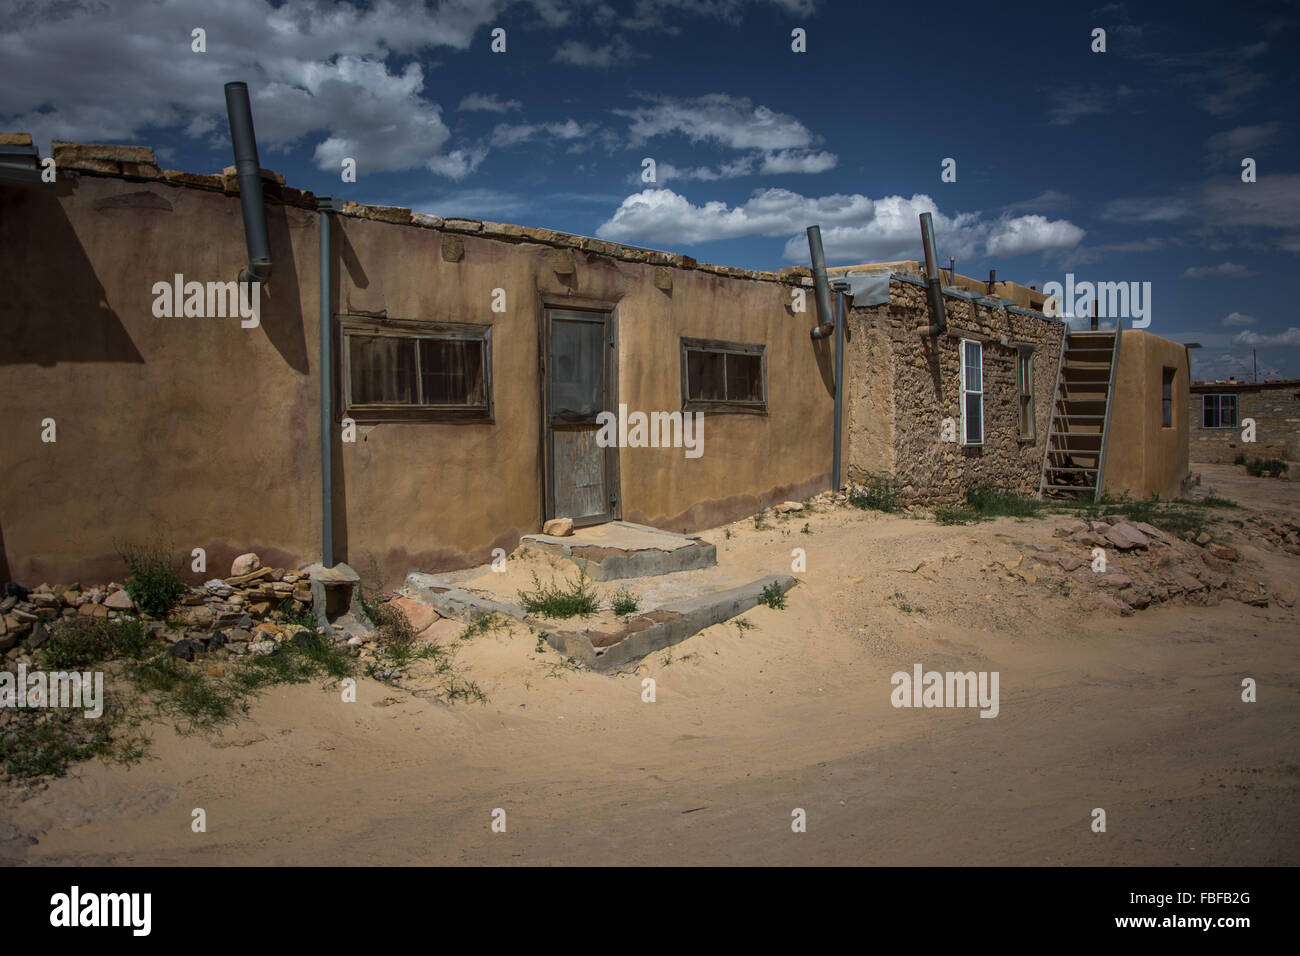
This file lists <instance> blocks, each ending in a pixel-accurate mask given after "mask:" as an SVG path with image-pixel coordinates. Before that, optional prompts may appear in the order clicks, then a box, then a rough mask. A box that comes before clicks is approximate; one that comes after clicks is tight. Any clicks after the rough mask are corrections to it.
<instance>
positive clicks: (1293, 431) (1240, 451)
mask: <svg viewBox="0 0 1300 956" xmlns="http://www.w3.org/2000/svg"><path fill="white" fill-rule="evenodd" d="M1187 417H1188V420H1189V421H1191V423H1192V425H1191V431H1190V443H1191V448H1190V454H1191V460H1192V461H1198V462H1218V463H1220V464H1231V463H1232V462H1234V461H1236V460H1237V458H1238V457H1239V456H1242V455H1244V456H1245V457H1247V458H1262V459H1268V458H1278V459H1282V460H1283V461H1300V379H1289V380H1286V381H1277V380H1274V381H1268V382H1239V381H1236V380H1235V379H1230V380H1228V381H1224V382H1194V383H1193V384H1192V388H1191V394H1190V401H1189V404H1188V408H1187ZM1251 423H1253V424H1254V441H1247V440H1246V437H1249V436H1250V424H1251ZM1243 436H1246V437H1243Z"/></svg>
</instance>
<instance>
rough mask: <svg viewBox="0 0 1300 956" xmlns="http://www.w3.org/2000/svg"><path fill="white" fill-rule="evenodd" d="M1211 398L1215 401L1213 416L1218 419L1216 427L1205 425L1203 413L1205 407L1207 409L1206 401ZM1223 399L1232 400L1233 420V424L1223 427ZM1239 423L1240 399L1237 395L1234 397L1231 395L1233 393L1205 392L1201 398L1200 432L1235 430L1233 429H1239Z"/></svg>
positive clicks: (1233, 394)
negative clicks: (1224, 429) (1223, 429)
mask: <svg viewBox="0 0 1300 956" xmlns="http://www.w3.org/2000/svg"><path fill="white" fill-rule="evenodd" d="M1211 398H1212V399H1214V400H1215V401H1214V412H1215V415H1216V417H1217V418H1218V421H1219V424H1217V425H1207V424H1205V412H1206V410H1207V407H1208V406H1207V399H1211ZM1225 398H1230V399H1232V418H1233V422H1232V424H1231V425H1225V424H1223V400H1224V399H1225ZM1240 421H1241V401H1240V399H1239V398H1238V397H1237V395H1236V394H1235V393H1233V392H1207V393H1206V394H1204V395H1202V396H1201V429H1202V430H1204V431H1218V430H1219V429H1222V428H1227V429H1235V428H1239V427H1240V425H1239V422H1240Z"/></svg>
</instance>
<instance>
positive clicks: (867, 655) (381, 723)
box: [0, 486, 1300, 865]
mask: <svg viewBox="0 0 1300 956" xmlns="http://www.w3.org/2000/svg"><path fill="white" fill-rule="evenodd" d="M1273 487H1274V486H1269V487H1267V488H1264V489H1263V492H1264V493H1265V498H1266V500H1269V501H1272V502H1273V504H1274V506H1275V507H1279V508H1283V509H1284V510H1287V509H1290V507H1291V506H1290V505H1287V504H1278V503H1277V501H1276V497H1277V496H1276V495H1273V496H1272V497H1268V496H1269V494H1271V492H1272V491H1273ZM1221 493H1224V494H1227V491H1226V489H1225V490H1224V491H1222V492H1221ZM1229 496H1230V495H1229ZM805 522H807V525H808V532H807V533H804V532H803V531H802V528H803V525H804V523H805ZM1057 523H1059V519H1056V520H1053V519H1032V520H1028V521H1018V520H1013V519H999V520H997V521H993V522H986V523H982V524H979V525H974V526H966V527H960V526H958V527H943V526H939V525H936V524H934V523H933V522H931V521H922V520H916V519H909V518H905V517H893V516H890V517H886V516H882V515H878V514H874V513H866V512H857V511H852V510H845V509H840V510H837V511H834V512H830V513H823V514H812V515H801V516H798V517H797V519H796V520H793V521H787V522H783V523H780V524H779V525H777V526H774V527H772V528H770V529H768V530H755V529H754V527H753V524H752V522H740V523H737V524H736V525H733V526H731V528H730V530H731V532H732V534H731V536H730V537H727V536H726V533H725V531H724V530H723V529H718V530H717V531H715V532H712V533H710V534H709V535H707V537H709V538H710V539H711V540H714V541H716V542H717V543H718V545H719V558H720V560H721V561H723V562H735V563H737V564H740V565H746V566H752V567H753V568H754V569H755V570H760V571H761V570H764V569H766V570H768V571H784V570H788V569H789V565H790V561H791V555H790V552H791V549H792V548H795V547H803V548H805V549H806V552H807V562H808V564H807V571H806V572H805V573H802V574H800V575H798V577H799V578H800V582H801V583H800V584H799V586H798V587H796V588H795V589H794V590H793V591H792V592H791V593H790V595H789V598H788V607H787V609H786V610H783V611H781V610H773V609H769V608H766V607H762V606H760V607H758V608H756V609H754V610H753V611H750V612H749V613H748V614H746V615H745V617H746V619H748V620H750V621H752V623H753V624H754V625H755V626H754V627H753V628H752V629H746V630H742V629H741V628H740V627H738V626H737V625H736V624H735V623H728V624H724V625H717V626H715V627H712V628H709V629H707V630H705V631H703V632H701V633H700V634H698V635H696V636H695V637H693V638H691V639H690V640H688V641H686V642H684V643H682V644H679V645H677V646H675V647H673V648H671V650H670V652H667V653H665V652H660V653H657V654H655V655H653V656H652V657H650V658H648V659H647V660H646V661H645V662H644V663H643V664H642V666H641V668H640V670H639V672H638V673H636V674H623V675H618V676H606V675H599V674H592V673H589V672H585V671H574V670H572V669H570V668H567V667H564V666H563V665H562V664H561V663H560V658H559V657H558V655H557V654H556V653H555V652H554V651H552V650H550V649H549V648H548V649H547V650H546V651H545V652H540V653H539V652H536V651H535V638H534V637H533V636H531V635H529V634H528V632H527V629H526V628H524V627H521V626H516V627H514V628H513V629H512V630H511V631H509V632H505V631H498V632H495V633H491V634H488V635H485V636H482V637H479V638H477V639H475V640H474V641H473V642H472V643H470V644H468V645H467V646H466V647H465V648H464V650H463V651H462V652H461V658H462V660H463V663H464V665H465V666H466V668H467V673H468V675H469V676H471V677H472V678H473V679H474V680H476V681H477V682H478V683H479V685H480V686H481V687H482V688H483V689H484V690H485V691H486V692H487V695H488V701H487V703H486V704H465V703H460V704H457V705H455V706H447V705H445V704H442V703H439V702H438V701H436V700H430V699H427V698H424V697H421V696H416V695H414V694H413V693H411V692H408V691H407V690H398V689H394V688H392V687H388V686H385V685H383V684H380V683H376V682H373V681H369V680H362V681H361V682H360V683H359V685H358V700H357V702H356V703H351V704H348V703H343V702H342V701H341V699H340V694H339V692H338V690H337V689H330V690H327V689H322V688H321V687H320V686H319V685H313V686H297V687H281V688H277V689H275V690H274V691H272V692H270V693H267V694H266V695H264V696H263V697H262V698H261V699H260V700H259V701H258V703H257V704H256V705H255V707H254V708H253V711H252V714H251V716H250V717H249V719H246V720H244V721H241V722H240V723H239V724H238V725H236V726H234V727H229V728H227V729H226V730H225V732H224V733H223V734H222V735H221V736H218V737H213V738H201V737H199V738H193V737H192V738H180V737H177V736H176V735H175V734H174V733H172V732H171V731H170V730H169V729H165V728H160V729H159V730H158V731H157V733H156V734H155V741H154V747H153V750H152V756H151V758H150V759H147V760H146V761H145V762H144V763H143V764H140V765H137V766H135V767H132V768H123V767H118V766H106V765H103V764H98V763H93V764H86V765H82V766H81V767H80V768H78V769H77V770H75V771H74V772H73V774H72V775H70V776H69V777H68V778H65V779H62V780H55V781H53V782H51V783H50V785H49V787H48V789H46V790H43V791H40V792H38V793H35V794H31V795H30V796H24V795H23V794H22V793H21V792H18V791H15V790H11V791H10V792H9V793H8V794H6V795H5V796H4V798H3V799H4V801H5V802H4V804H3V805H0V819H3V821H4V822H6V823H9V824H11V825H12V828H13V829H12V830H11V831H10V839H9V840H7V841H6V842H5V843H4V844H3V846H4V850H3V852H4V854H5V861H6V862H9V863H23V862H27V863H38V864H59V863H77V864H114V865H123V864H142V863H161V864H186V863H203V864H343V865H347V864H363V863H364V864H371V863H403V864H430V863H432V864H461V863H468V864H514V863H523V864H594V863H609V864H616V865H618V864H729V863H736V864H787V863H812V864H904V865H907V864H1029V865H1043V864H1046V865H1059V864H1183V865H1187V864H1247V865H1249V864H1287V865H1295V864H1297V863H1300V825H1297V823H1296V820H1297V818H1298V816H1300V814H1298V812H1297V811H1300V793H1298V790H1300V678H1298V677H1297V660H1298V656H1297V651H1298V650H1300V627H1297V617H1296V610H1295V609H1294V608H1288V607H1285V606H1283V605H1280V604H1278V603H1273V604H1272V605H1271V606H1269V607H1267V608H1262V607H1251V606H1247V605H1243V604H1239V603H1236V602H1233V601H1225V602H1224V603H1222V604H1221V605H1219V606H1217V607H1199V606H1183V605H1163V606H1159V607H1152V608H1151V609H1149V610H1146V611H1142V612H1139V613H1137V614H1134V615H1133V616H1130V617H1120V616H1119V615H1117V614H1114V613H1111V612H1107V611H1100V610H1093V611H1084V610H1082V609H1081V607H1080V605H1079V604H1078V603H1077V602H1072V601H1071V600H1069V599H1068V598H1067V597H1064V596H1062V595H1060V594H1057V593H1054V592H1052V591H1050V590H1047V589H1044V588H1042V587H1039V586H1036V585H1035V584H1032V583H1027V582H1025V581H1021V580H1011V579H1009V578H1008V577H1007V576H1001V575H997V574H994V573H991V572H990V571H988V570H986V568H987V566H988V562H989V560H990V557H997V556H998V555H999V554H1007V553H1014V552H1015V551H1016V549H1017V548H1018V547H1019V546H1020V545H1021V544H1022V543H1023V539H1026V538H1028V537H1032V536H1034V535H1039V536H1047V535H1050V533H1051V529H1052V527H1053V526H1054V525H1055V524H1057ZM918 562H922V563H921V566H920V567H919V568H916V569H915V570H913V568H914V567H915V565H916V564H917V563H918ZM1241 564H1242V567H1243V569H1244V571H1246V572H1249V573H1251V574H1257V575H1258V576H1259V577H1260V579H1261V580H1267V581H1268V582H1270V583H1271V584H1274V585H1276V584H1277V583H1278V582H1283V583H1285V582H1287V581H1290V582H1291V584H1292V585H1294V583H1295V581H1296V580H1297V577H1300V576H1298V575H1297V573H1296V572H1297V570H1298V569H1300V558H1297V557H1294V556H1291V555H1287V554H1281V553H1275V552H1269V553H1265V552H1263V551H1259V550H1256V549H1252V548H1249V547H1244V548H1243V549H1242V562H1241ZM918 663H919V664H921V665H922V666H923V667H924V669H926V670H936V671H941V672H942V671H968V670H975V671H997V672H998V673H999V675H1000V683H999V687H1000V702H999V711H998V714H997V716H996V717H995V718H992V719H987V718H981V717H980V716H979V711H978V710H977V709H973V708H932V709H926V708H895V707H893V706H892V705H891V700H890V695H891V691H892V690H893V687H892V686H891V683H890V677H891V675H892V674H893V673H894V672H896V671H900V670H901V671H908V672H910V671H911V670H912V668H913V666H914V665H915V664H918ZM647 677H649V678H653V679H654V681H655V683H656V700H655V701H654V702H653V703H648V702H643V700H642V694H643V684H642V681H643V679H644V678H647ZM1245 677H1250V678H1253V679H1254V680H1255V681H1256V682H1257V685H1258V701H1257V702H1255V703H1245V702H1243V701H1242V679H1243V678H1245ZM417 689H418V688H417ZM195 808H202V809H203V810H204V811H205V813H206V819H207V832H206V833H194V832H192V830H191V813H192V810H193V809H195ZM498 808H499V809H501V810H504V811H505V832H503V833H501V832H493V830H492V822H493V812H494V810H496V809H498ZM796 808H799V809H802V810H804V811H805V812H806V819H807V827H806V832H803V833H796V832H792V827H791V823H792V819H793V817H792V813H793V811H795V810H796ZM1095 808H1101V809H1104V810H1105V813H1106V832H1104V833H1096V832H1093V830H1092V826H1091V824H1092V821H1093V816H1092V814H1093V811H1094V809H1095ZM32 838H34V839H35V840H37V841H38V842H35V843H32V842H31V839H32Z"/></svg>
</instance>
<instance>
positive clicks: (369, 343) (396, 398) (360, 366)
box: [348, 335, 416, 405]
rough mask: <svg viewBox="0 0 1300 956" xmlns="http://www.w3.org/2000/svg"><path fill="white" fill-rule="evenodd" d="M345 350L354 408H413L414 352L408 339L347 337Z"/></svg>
mask: <svg viewBox="0 0 1300 956" xmlns="http://www.w3.org/2000/svg"><path fill="white" fill-rule="evenodd" d="M348 350H349V354H348V368H349V371H350V373H351V376H352V401H353V402H354V403H355V404H357V405H375V404H385V405H411V404H414V402H415V397H416V390H415V349H414V347H413V344H412V341H411V340H410V339H399V338H392V337H390V336H382V335H349V336H348Z"/></svg>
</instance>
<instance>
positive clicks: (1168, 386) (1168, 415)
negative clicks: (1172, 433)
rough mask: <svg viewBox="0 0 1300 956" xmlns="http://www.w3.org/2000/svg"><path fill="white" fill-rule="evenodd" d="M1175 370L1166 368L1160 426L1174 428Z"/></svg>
mask: <svg viewBox="0 0 1300 956" xmlns="http://www.w3.org/2000/svg"><path fill="white" fill-rule="evenodd" d="M1174 371H1175V370H1174V369H1172V368H1166V369H1165V370H1164V373H1165V374H1164V378H1163V380H1162V381H1161V383H1160V424H1161V425H1162V426H1163V427H1165V428H1173V427H1174Z"/></svg>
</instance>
